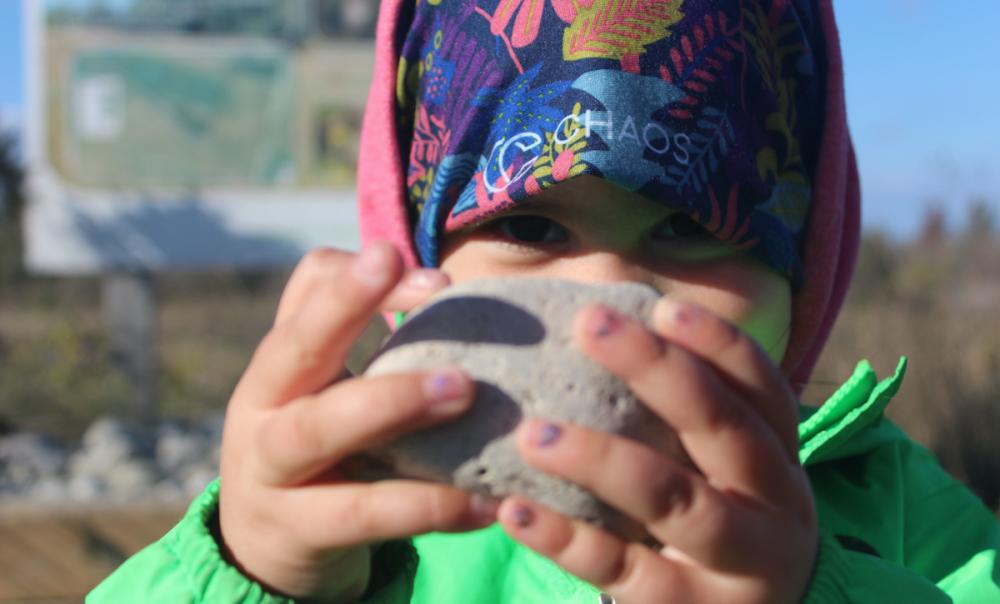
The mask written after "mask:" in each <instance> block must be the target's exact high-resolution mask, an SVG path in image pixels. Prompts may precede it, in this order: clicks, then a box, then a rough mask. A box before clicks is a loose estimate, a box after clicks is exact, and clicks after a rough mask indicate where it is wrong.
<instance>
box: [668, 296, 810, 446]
mask: <svg viewBox="0 0 1000 604" xmlns="http://www.w3.org/2000/svg"><path fill="white" fill-rule="evenodd" d="M652 324H653V329H654V331H656V333H657V334H659V335H660V336H662V337H665V338H667V339H668V340H670V341H671V342H673V343H675V344H679V345H681V346H683V347H684V348H686V349H688V350H690V351H691V352H693V353H694V354H696V355H698V356H699V357H700V358H701V359H703V360H704V361H705V362H706V363H708V364H709V365H711V366H712V367H714V368H715V369H716V370H717V371H719V372H720V373H721V374H722V375H723V377H724V378H725V379H726V381H727V382H729V383H730V384H731V385H733V386H734V387H735V388H736V389H737V390H738V391H739V392H741V393H743V394H744V395H745V396H746V400H747V401H748V402H749V403H751V404H752V405H753V407H754V408H755V409H756V410H757V412H758V413H760V415H761V416H762V417H763V418H764V420H765V421H766V422H767V423H768V424H769V425H770V426H771V427H772V429H773V430H774V431H775V433H776V434H777V435H778V438H779V440H780V441H781V443H782V444H783V445H784V447H785V451H786V452H787V454H788V456H789V458H790V459H795V460H797V459H798V452H799V437H798V410H797V408H796V402H795V396H794V395H793V394H792V391H791V388H790V387H789V385H788V381H787V380H786V379H785V378H784V376H782V375H781V372H780V371H779V370H778V368H777V367H776V366H775V364H774V363H773V362H772V361H771V359H770V358H769V357H768V356H767V353H766V352H764V350H763V349H761V347H760V346H759V345H758V344H757V342H755V341H754V340H753V338H751V337H750V336H749V335H747V333H746V332H744V331H743V330H741V329H740V328H739V327H737V326H735V325H733V324H732V323H730V322H728V321H725V320H723V319H722V318H721V317H718V316H716V315H715V314H713V313H711V312H709V311H708V310H706V309H704V308H702V307H700V306H698V305H696V304H692V303H689V302H682V301H678V300H671V299H669V298H661V299H660V301H659V302H658V303H657V304H656V306H655V307H654V309H653V318H652Z"/></svg>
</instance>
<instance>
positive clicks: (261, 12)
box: [25, 0, 377, 273]
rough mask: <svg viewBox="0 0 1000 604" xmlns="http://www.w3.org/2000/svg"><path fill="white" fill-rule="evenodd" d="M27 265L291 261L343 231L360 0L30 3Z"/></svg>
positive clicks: (347, 223) (364, 70)
mask: <svg viewBox="0 0 1000 604" xmlns="http://www.w3.org/2000/svg"><path fill="white" fill-rule="evenodd" d="M27 8H28V10H26V11H25V18H26V20H27V31H28V36H27V40H28V46H29V48H28V52H26V53H25V55H26V57H27V58H28V61H29V65H28V69H27V70H26V73H28V74H29V83H28V95H29V99H28V100H29V103H28V105H29V115H28V117H27V122H28V131H27V148H26V159H27V165H28V168H29V179H28V183H29V188H28V191H29V206H28V211H27V212H26V231H27V249H26V252H27V253H26V261H27V263H28V266H29V268H30V269H33V270H35V271H38V272H49V273H80V272H84V273H86V272H100V271H106V270H114V269H122V270H129V269H136V270H151V269H164V268H197V267H207V266H241V267H254V266H267V265H275V264H287V263H291V262H294V260H295V259H297V258H298V257H299V256H301V254H302V253H303V252H304V251H305V250H307V249H309V248H310V247H314V246H317V245H334V246H338V247H346V248H354V247H356V246H357V244H358V236H357V227H356V216H355V214H356V211H355V204H354V193H353V179H354V170H355V166H356V162H357V153H358V134H359V130H360V125H361V114H362V108H363V105H364V101H365V95H366V94H367V89H368V83H369V78H370V74H371V69H372V62H373V58H372V43H371V37H372V35H373V30H374V19H375V10H376V8H377V3H375V2H373V1H371V0H31V1H30V2H29V3H28V4H27Z"/></svg>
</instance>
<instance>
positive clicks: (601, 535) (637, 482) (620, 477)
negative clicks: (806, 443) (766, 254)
mask: <svg viewBox="0 0 1000 604" xmlns="http://www.w3.org/2000/svg"><path fill="white" fill-rule="evenodd" d="M576 336H577V341H578V343H579V345H580V346H581V347H582V348H583V350H584V351H585V352H586V353H587V354H588V355H589V356H590V357H591V358H593V359H594V360H595V361H597V362H599V363H600V364H602V365H604V366H605V367H607V368H608V369H609V370H611V371H612V372H614V373H615V374H617V375H619V376H621V377H622V378H623V379H624V380H626V382H627V383H628V384H629V386H630V387H631V388H632V390H633V391H634V392H635V394H636V396H638V397H639V398H640V399H641V400H642V401H644V402H645V403H646V405H647V406H648V407H649V408H650V409H652V410H653V411H654V412H655V413H656V414H658V415H659V416H660V417H661V418H662V419H663V420H664V421H665V422H666V423H667V424H669V425H670V426H672V427H673V428H674V429H676V430H677V432H678V435H679V436H680V438H681V442H682V443H683V444H684V447H685V448H686V450H687V452H688V454H689V455H690V457H691V459H692V460H693V462H694V464H695V465H696V466H697V468H698V469H699V470H700V471H701V473H699V472H698V471H695V470H691V469H689V468H687V467H685V466H683V465H681V464H679V463H678V462H677V461H676V460H674V459H669V458H667V457H665V456H663V455H661V454H660V453H657V452H655V451H653V450H652V449H650V448H648V447H646V446H644V445H641V444H639V443H636V442H635V441H631V440H626V439H624V438H620V437H615V436H611V435H608V434H604V433H601V432H597V431H594V430H590V429H586V428H583V427H580V426H574V425H565V424H564V425H558V426H556V425H553V424H550V423H546V422H543V421H539V420H530V421H527V422H525V424H524V425H522V426H521V428H520V429H519V433H518V446H519V449H520V451H521V454H522V455H523V456H524V458H525V459H526V460H527V461H528V462H529V463H530V464H531V465H533V466H535V467H537V468H539V469H541V470H544V471H546V472H549V473H551V474H554V475H558V476H561V477H563V478H566V479H567V480H570V481H572V482H575V483H577V484H579V485H581V486H583V487H584V488H586V489H588V490H590V491H591V492H593V493H594V494H595V495H597V496H598V497H600V498H601V499H603V500H605V501H606V502H608V503H609V504H611V505H613V506H615V507H616V508H618V509H619V510H621V511H623V512H624V513H626V514H628V515H629V516H631V517H633V518H635V519H637V520H639V521H640V522H642V523H643V524H645V525H646V527H647V530H648V531H649V532H650V534H651V535H653V536H654V537H656V538H657V539H658V540H659V541H660V542H662V543H665V544H667V545H666V546H664V547H663V548H662V549H661V550H660V551H654V550H652V549H650V548H649V547H647V546H645V545H642V544H639V543H626V542H623V541H622V540H620V539H618V538H617V537H614V536H612V535H611V534H609V533H607V532H605V531H602V530H600V529H598V528H596V527H593V526H590V525H588V524H586V523H583V522H578V521H574V520H571V519H569V518H567V517H565V516H563V515H561V514H558V513H556V512H553V511H551V510H548V509H545V508H543V507H541V506H540V505H538V504H537V503H533V502H530V501H526V500H524V499H523V498H519V497H509V498H507V499H506V500H505V501H504V502H503V503H502V505H501V507H500V511H499V519H500V522H501V523H502V524H503V526H504V528H505V529H506V530H507V531H508V533H510V534H511V536H512V537H514V538H515V539H517V540H518V541H520V542H522V543H524V544H525V545H527V546H528V547H530V548H532V549H534V550H536V551H538V552H539V553H541V554H543V555H545V556H547V557H549V558H551V559H552V560H554V561H555V562H556V563H557V564H559V565H560V566H562V567H563V568H565V569H566V570H568V571H569V572H571V573H573V574H575V575H577V576H578V577H580V578H582V579H584V580H585V581H588V582H590V583H592V584H593V585H595V586H597V587H598V588H599V589H601V590H603V591H605V592H607V593H608V594H609V595H611V596H613V597H614V598H615V600H616V601H617V602H618V604H642V603H650V604H652V603H657V604H659V603H662V602H727V603H729V604H751V603H765V602H766V603H768V604H773V603H784V602H789V603H791V602H800V601H801V600H802V599H803V597H804V596H805V594H806V590H807V588H808V585H809V581H810V578H811V575H812V571H813V565H814V563H815V559H816V551H817V542H818V536H817V528H816V512H815V508H814V505H813V498H812V492H811V490H810V487H809V481H808V479H807V477H806V474H805V471H804V470H803V468H802V466H801V465H800V464H799V460H798V436H797V431H796V426H797V422H798V420H797V412H796V402H795V397H794V395H793V394H792V392H791V390H790V389H789V387H788V384H787V382H786V381H785V379H784V377H783V376H782V375H781V373H780V372H779V370H778V369H777V368H776V367H775V366H774V364H773V363H772V362H771V360H770V359H769V358H768V357H767V355H766V354H765V353H764V352H763V350H761V349H760V348H759V347H758V346H757V344H756V343H754V342H753V340H751V339H750V338H749V337H748V336H747V335H745V334H744V333H743V332H742V331H740V330H739V329H738V328H736V327H735V326H733V325H731V324H730V323H727V322H725V321H723V320H722V319H720V318H718V317H716V316H715V315H713V314H712V313H711V312H709V311H707V310H705V309H702V308H700V307H697V306H694V305H692V304H687V303H680V302H676V301H670V300H667V299H663V300H661V301H660V303H659V304H658V306H657V308H656V312H655V313H654V319H653V329H652V331H650V330H648V329H646V328H645V327H644V326H643V325H642V324H640V323H638V322H636V321H633V320H631V319H627V318H623V317H621V316H620V315H617V314H616V313H614V312H613V311H610V310H609V309H607V308H604V307H600V306H589V307H587V308H585V309H584V310H583V311H581V313H580V315H579V316H578V317H577V324H576Z"/></svg>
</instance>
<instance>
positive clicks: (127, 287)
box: [101, 272, 158, 427]
mask: <svg viewBox="0 0 1000 604" xmlns="http://www.w3.org/2000/svg"><path fill="white" fill-rule="evenodd" d="M101 305H102V311H103V314H104V324H105V327H106V329H107V331H108V336H109V339H110V343H111V354H112V358H113V360H114V362H115V363H116V364H117V365H118V366H119V367H120V368H121V369H122V370H123V371H124V372H125V375H126V376H127V377H128V380H129V383H130V384H131V385H132V404H131V409H130V410H129V415H130V416H131V417H130V419H131V420H132V421H134V422H135V423H136V424H137V425H138V426H142V427H151V426H152V425H153V423H154V422H155V421H156V418H157V416H158V409H157V400H156V381H157V364H158V362H157V353H156V339H157V338H156V333H157V329H156V323H157V322H156V288H155V281H154V278H153V275H152V274H151V273H148V272H114V273H110V274H107V275H105V276H104V279H103V283H102V288H101Z"/></svg>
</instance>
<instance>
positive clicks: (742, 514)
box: [516, 419, 765, 571]
mask: <svg viewBox="0 0 1000 604" xmlns="http://www.w3.org/2000/svg"><path fill="white" fill-rule="evenodd" d="M516 438H517V444H518V450H519V452H520V453H521V455H522V457H523V458H524V459H525V460H526V461H527V462H528V463H529V464H531V465H532V466H534V467H536V468H538V469H540V470H542V471H544V472H546V473H549V474H553V475H556V476H560V477H562V478H565V479H566V480H569V481H570V482H573V483H575V484H578V485H580V486H581V487H583V488H584V489H586V490H587V491H589V492H591V493H593V494H594V495H596V496H597V497H598V498H600V499H601V500H603V501H605V502H607V503H608V504H610V505H611V506H612V507H614V508H616V509H618V510H620V511H622V512H624V513H625V514H626V515H628V516H629V517H631V518H634V519H636V520H638V521H640V522H642V523H643V524H644V525H646V527H647V529H648V530H649V532H650V534H651V535H653V536H654V537H656V538H657V539H659V540H660V541H661V542H663V543H669V544H670V545H672V546H674V547H676V548H677V549H679V550H681V551H683V552H684V553H685V554H687V555H688V556H690V557H691V558H693V559H695V560H697V561H698V562H699V563H701V564H703V565H706V566H708V567H710V568H713V569H717V570H722V571H737V570H745V569H746V566H747V560H755V559H758V555H759V550H760V544H761V542H762V541H761V539H762V538H764V537H765V536H764V535H761V534H760V531H759V530H758V529H757V528H756V527H757V526H758V524H757V518H755V517H754V514H753V512H751V511H749V510H745V509H743V508H741V507H740V506H737V505H733V504H732V503H731V502H730V501H729V500H728V499H727V498H726V497H725V495H723V494H722V493H720V492H718V491H716V490H715V489H714V488H712V486H711V485H709V484H708V482H707V481H706V480H705V479H704V478H703V477H702V476H699V475H698V474H697V473H695V472H692V471H690V470H688V469H686V468H684V467H683V466H681V465H680V464H678V463H676V462H674V461H672V460H670V459H668V458H667V457H665V456H663V455H661V454H660V453H658V452H656V451H654V450H653V449H651V448H649V447H647V446H645V445H643V444H641V443H637V442H635V441H631V440H628V439H625V438H620V437H616V436H612V435H609V434H606V433H603V432H599V431H596V430H591V429H588V428H585V427H583V426H575V425H572V424H555V423H550V422H546V421H543V420H538V419H532V420H528V421H526V422H524V423H523V424H522V425H521V426H520V427H519V428H518V431H517V437H516Z"/></svg>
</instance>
